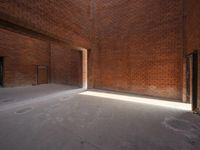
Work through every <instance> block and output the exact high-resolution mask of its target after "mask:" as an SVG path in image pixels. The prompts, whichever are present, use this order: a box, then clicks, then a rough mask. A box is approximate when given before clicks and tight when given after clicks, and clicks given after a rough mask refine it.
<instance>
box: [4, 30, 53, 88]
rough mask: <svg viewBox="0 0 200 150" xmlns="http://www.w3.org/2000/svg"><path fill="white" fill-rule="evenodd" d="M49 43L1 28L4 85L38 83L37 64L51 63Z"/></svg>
mask: <svg viewBox="0 0 200 150" xmlns="http://www.w3.org/2000/svg"><path fill="white" fill-rule="evenodd" d="M49 46H50V45H49V43H48V42H44V41H40V40H37V39H33V38H30V37H27V36H23V35H21V34H17V33H14V32H10V31H6V30H3V29H0V56H4V58H5V59H4V73H5V75H4V85H5V86H6V87H10V86H23V85H32V84H36V77H37V76H36V75H37V74H36V73H37V72H36V65H49V59H50V57H49V52H50V51H49Z"/></svg>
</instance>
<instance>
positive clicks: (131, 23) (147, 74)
mask: <svg viewBox="0 0 200 150" xmlns="http://www.w3.org/2000/svg"><path fill="white" fill-rule="evenodd" d="M95 9H96V16H95V17H96V19H95V20H96V23H95V31H96V34H95V38H96V39H95V40H96V43H97V44H96V45H95V46H96V47H94V49H93V50H94V51H95V52H94V53H95V54H93V55H94V56H93V57H95V58H93V60H94V62H93V66H95V67H93V68H92V69H93V71H92V72H93V79H92V81H94V83H93V85H94V87H95V88H100V89H110V90H119V91H127V92H132V93H136V94H142V95H151V96H158V97H165V98H172V99H178V100H180V99H181V98H182V95H181V93H182V77H181V76H182V56H183V55H182V54H183V45H182V27H183V24H182V23H183V20H182V1H181V0H176V1H169V0H149V1H146V0H131V1H130V0H125V1H124V0H117V1H108V0H103V1H102V0H96V8H95ZM91 52H93V51H91ZM90 78H91V77H90Z"/></svg>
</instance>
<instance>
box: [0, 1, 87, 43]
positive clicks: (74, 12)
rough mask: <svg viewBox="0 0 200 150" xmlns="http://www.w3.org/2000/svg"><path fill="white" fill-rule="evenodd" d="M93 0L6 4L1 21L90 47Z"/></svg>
mask: <svg viewBox="0 0 200 150" xmlns="http://www.w3.org/2000/svg"><path fill="white" fill-rule="evenodd" d="M89 15H90V0H3V1H0V18H1V19H4V20H7V21H10V22H12V23H15V24H18V25H21V26H23V27H27V28H31V29H32V30H34V31H37V32H40V33H44V34H46V35H49V36H51V37H54V38H57V39H60V40H63V41H65V42H66V43H68V44H74V45H79V46H80V45H81V46H83V47H89V45H90V43H89V38H90V16H89Z"/></svg>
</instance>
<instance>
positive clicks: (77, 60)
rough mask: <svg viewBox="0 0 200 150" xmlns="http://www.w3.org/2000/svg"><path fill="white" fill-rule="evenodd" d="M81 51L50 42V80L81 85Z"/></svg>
mask: <svg viewBox="0 0 200 150" xmlns="http://www.w3.org/2000/svg"><path fill="white" fill-rule="evenodd" d="M81 57H82V55H81V51H77V50H72V49H71V48H70V47H66V46H63V45H59V44H55V43H52V44H51V81H52V83H61V84H68V85H76V86H81V85H82V67H81V65H82V59H81Z"/></svg>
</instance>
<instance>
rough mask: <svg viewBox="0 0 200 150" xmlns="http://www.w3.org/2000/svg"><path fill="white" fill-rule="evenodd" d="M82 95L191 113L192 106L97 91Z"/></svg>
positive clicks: (86, 92)
mask: <svg viewBox="0 0 200 150" xmlns="http://www.w3.org/2000/svg"><path fill="white" fill-rule="evenodd" d="M80 94H81V95H87V96H95V97H101V98H107V99H113V100H120V101H128V102H134V103H141V104H149V105H155V106H162V107H168V108H174V109H180V110H185V111H191V104H188V103H181V102H172V101H166V100H159V99H153V98H144V97H136V96H126V95H120V94H113V93H106V92H96V91H85V92H82V93H80Z"/></svg>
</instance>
